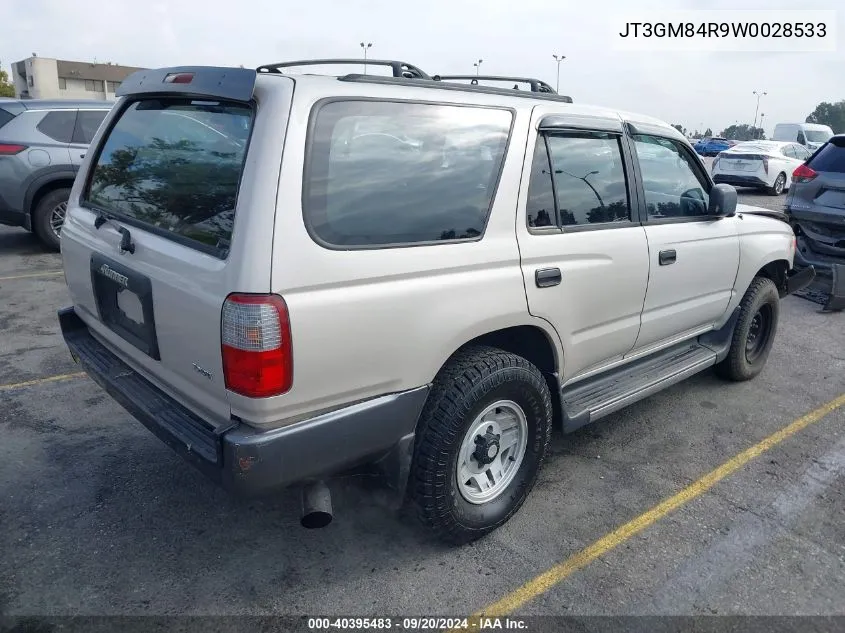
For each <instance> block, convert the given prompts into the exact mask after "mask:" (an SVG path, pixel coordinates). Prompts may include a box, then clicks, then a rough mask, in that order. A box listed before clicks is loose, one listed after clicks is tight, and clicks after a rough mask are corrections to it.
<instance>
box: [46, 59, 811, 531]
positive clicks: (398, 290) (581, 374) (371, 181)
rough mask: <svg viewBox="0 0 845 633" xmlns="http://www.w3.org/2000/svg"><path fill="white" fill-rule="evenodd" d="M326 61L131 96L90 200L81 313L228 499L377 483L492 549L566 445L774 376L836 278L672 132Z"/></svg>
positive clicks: (78, 299)
mask: <svg viewBox="0 0 845 633" xmlns="http://www.w3.org/2000/svg"><path fill="white" fill-rule="evenodd" d="M321 61H323V62H324V61H325V60H321ZM305 63H307V62H297V63H288V64H275V65H270V66H264V67H261V68H259V69H258V70H257V71H253V70H248V69H238V68H210V67H190V68H166V69H160V70H145V71H140V72H138V73H136V74H135V75H133V76H131V77H130V78H129V79H127V80H126V81H124V82H123V84H122V85H121V87H120V91H119V97H120V98H119V101H118V104H117V105H116V106H115V108H114V110H113V111H112V113H111V114H110V115H109V116H108V118H107V119H106V121H105V123H104V124H103V126H102V128H101V129H100V131H99V132H98V134H97V137H96V138H95V139H94V142H93V145H92V150H91V152H90V153H89V155H88V156H86V158H85V161H84V163H83V166H82V169H81V171H80V176H79V178H78V179H77V181H76V183H75V184H74V187H73V191H72V193H71V196H70V202H69V211H68V216H67V220H66V223H65V228H64V230H63V232H62V254H63V258H64V269H65V274H66V278H67V284H68V288H69V290H70V296H71V299H72V302H73V306H72V307H70V308H67V309H64V310H62V311H60V313H59V320H60V322H61V327H62V331H63V333H64V337H65V339H66V341H67V344H68V346H69V348H70V350H71V353H72V354H73V357H74V358H75V359H76V361H77V362H79V363H80V364H81V365H82V366H83V367H84V368H85V370H86V371H87V372H88V373H89V374H90V375H91V377H92V378H93V379H94V380H95V381H96V382H97V383H99V384H100V385H101V386H102V387H103V388H104V389H105V390H106V391H108V392H109V393H110V394H111V395H112V396H113V397H114V398H115V399H116V400H117V401H118V402H119V403H120V404H122V405H123V406H124V407H125V408H126V409H127V410H128V411H129V412H130V413H132V414H133V415H134V416H135V417H136V418H138V419H139V420H140V421H141V422H142V423H143V424H145V425H146V426H147V427H148V428H149V429H150V430H151V431H152V432H153V433H155V434H156V435H157V436H158V437H160V438H161V439H162V440H164V441H165V442H166V443H167V444H169V445H170V446H171V447H172V448H173V449H175V450H176V451H178V452H180V453H181V454H182V455H184V456H185V457H186V458H187V459H188V460H189V461H191V462H193V463H194V464H195V465H196V466H198V467H199V468H200V469H202V470H203V471H205V472H206V473H207V474H208V475H209V476H211V477H212V478H213V479H215V480H216V481H218V482H220V483H221V484H222V485H223V486H225V487H226V488H228V489H230V490H232V491H234V492H236V493H239V494H246V495H255V494H264V493H271V492H274V491H277V490H278V489H279V488H281V487H284V486H288V485H291V484H301V485H302V487H303V502H304V510H303V517H302V522H303V524H304V525H306V526H312V527H313V526H319V525H324V524H325V523H326V522H328V521H329V520H330V519H331V503H330V495H329V492H328V488H327V486H326V485H325V483H323V482H324V480H326V479H327V478H328V477H329V476H330V475H333V474H336V473H339V472H345V471H348V470H349V469H355V468H358V467H367V468H369V469H371V470H372V469H373V467H375V470H376V472H381V473H382V474H383V475H384V477H385V480H386V482H387V483H388V485H389V486H390V487H391V488H392V489H393V490H395V491H396V492H397V498H398V499H403V498H405V495H406V493H407V496H408V497H410V499H412V500H413V503H415V504H416V506H417V507H418V509H419V516H420V518H421V519H422V521H423V522H424V523H425V524H426V525H427V526H429V527H430V528H431V529H432V530H433V531H434V532H435V533H436V534H437V535H438V536H440V537H442V538H444V539H446V540H448V541H451V542H457V543H460V542H466V541H469V540H472V539H475V538H478V537H480V536H482V535H484V534H486V533H488V532H490V531H491V530H493V529H495V528H496V527H498V526H500V525H502V524H503V523H504V522H505V521H507V520H508V518H509V517H510V516H511V515H513V514H514V512H516V511H517V509H518V508H519V507H520V505H521V504H522V503H523V501H524V500H525V498H526V496H527V495H528V493H529V491H530V490H531V488H532V486H533V485H534V482H535V480H536V478H537V473H538V469H539V468H540V465H541V463H542V461H543V456H544V454H545V452H546V447H547V444H548V442H549V437H550V434H551V431H552V426H553V425H554V424H558V425H560V426H561V427H562V428H563V430H564V431H565V432H571V431H574V430H575V429H578V428H579V427H582V426H584V425H585V424H589V423H592V422H595V421H596V420H598V419H600V418H602V417H604V416H606V415H608V414H610V413H613V412H614V411H618V410H619V409H621V408H622V407H624V406H626V405H628V404H630V403H632V402H635V401H637V400H639V399H641V398H644V397H646V396H648V395H650V394H653V393H655V392H657V391H659V390H661V389H664V388H666V387H668V386H670V385H672V384H675V383H677V382H679V381H681V380H682V379H684V378H686V377H688V376H691V375H693V374H695V373H696V372H699V371H702V370H705V369H707V368H709V367H714V366H715V367H716V369H717V371H718V372H719V373H720V374H721V375H722V376H725V377H726V378H728V379H731V380H747V379H750V378H753V377H754V376H756V375H757V374H758V373H759V372H760V371H761V370H762V369H763V366H764V364H765V362H766V358H767V356H768V354H769V350H770V349H771V346H772V342H773V340H774V337H775V331H776V328H777V322H778V312H779V299H780V298H781V297H783V296H784V295H786V294H787V293H790V292H792V291H794V290H796V289H798V288H801V287H803V286H805V285H806V284H807V283H809V281H810V280H811V279H812V277H813V275H814V271H813V269H812V268H807V269H805V270H803V271H802V272H801V273H797V274H796V273H795V272H794V271H793V269H792V262H793V257H794V254H795V240H794V236H793V233H792V230H791V228H790V226H789V224H787V223H786V222H785V221H783V218H782V216H781V214H777V213H773V212H770V211H766V210H763V209H755V208H752V207H744V206H741V207H738V205H737V203H736V192H735V191H734V190H733V189H732V188H731V187H730V186H729V185H714V184H713V183H712V181H711V180H710V177H709V176H708V174H707V170H706V169H705V167H704V165H703V164H702V163H701V161H700V159H699V158H697V157H696V154H695V152H694V151H693V150H692V148H691V147H690V145H689V143H688V142H687V140H686V139H685V138H684V137H683V136H682V135H681V134H679V133H678V132H677V131H676V130H674V129H673V128H672V127H671V126H669V125H667V124H665V123H662V122H660V121H657V120H655V119H652V118H649V117H645V116H640V115H635V114H628V113H622V112H617V111H615V110H612V109H606V108H598V107H590V106H585V105H577V104H573V103H571V99H569V98H566V97H562V96H559V95H556V94H554V91H549V89H548V88H547V87H546V86H545V84H542V82H536V81H528V82H527V83H528V84H529V86H531V89H530V90H513V89H512V88H510V87H508V88H497V87H491V86H489V85H482V83H483V82H484V78H480V81H479V83H478V85H467V84H464V83H460V82H459V81H457V80H452V79H448V80H447V79H446V78H441V77H438V76H434V77H432V76H429V75H428V74H426V73H424V72H423V71H421V70H419V69H418V68H416V67H414V66H411V65H409V64H405V63H401V62H391V61H370V60H368V64H370V65H382V66H385V67H387V68H390V69H391V70H392V76H373V75H361V74H349V75H342V76H315V75H302V74H299V75H293V74H288V73H287V72H286V71H287V68H288V67H289V66H294V65H303V64H305ZM355 63H356V64H358V63H360V62H359V61H358V60H355ZM541 84H542V85H541ZM535 88H536V89H535ZM769 216H774V217H769Z"/></svg>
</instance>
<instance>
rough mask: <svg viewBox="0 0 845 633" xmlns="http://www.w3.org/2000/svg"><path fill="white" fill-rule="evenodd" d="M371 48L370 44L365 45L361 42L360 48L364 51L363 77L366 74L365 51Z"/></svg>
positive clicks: (371, 44)
mask: <svg viewBox="0 0 845 633" xmlns="http://www.w3.org/2000/svg"><path fill="white" fill-rule="evenodd" d="M372 46H373V43H372V42H367V43H366V44H364V42H361V48H362V49H363V50H364V74H365V75H366V74H367V49H369V48H372Z"/></svg>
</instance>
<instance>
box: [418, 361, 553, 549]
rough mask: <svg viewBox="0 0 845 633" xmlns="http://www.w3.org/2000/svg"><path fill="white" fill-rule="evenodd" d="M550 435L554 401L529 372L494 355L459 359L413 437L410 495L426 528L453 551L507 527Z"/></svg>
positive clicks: (438, 385) (438, 384)
mask: <svg viewBox="0 0 845 633" xmlns="http://www.w3.org/2000/svg"><path fill="white" fill-rule="evenodd" d="M551 429H552V401H551V394H550V392H549V388H548V385H547V384H546V381H545V378H544V377H543V375H542V373H540V371H539V370H538V369H537V368H536V367H535V366H534V365H532V364H531V363H529V362H528V361H527V360H526V359H524V358H522V357H521V356H517V355H516V354H511V353H509V352H504V351H502V350H499V349H496V348H491V347H473V348H469V349H467V350H465V351H463V352H460V353H458V354H457V355H456V356H455V357H454V358H453V359H452V360H451V361H450V362H449V363H448V364H447V365H446V367H444V368H443V370H441V372H440V374H438V376H437V378H436V379H435V381H434V385H433V386H432V391H431V394H430V395H429V399H428V402H427V403H426V406H425V409H424V410H423V415H422V417H421V418H420V424H419V427H418V430H417V438H416V444H415V449H414V463H413V467H412V473H411V477H412V493H413V496H414V501H415V503H416V505H417V509H418V515H419V517H420V519H421V521H422V522H423V524H425V525H426V526H427V527H429V528H430V529H431V530H432V531H433V532H434V534H435V535H436V536H438V537H439V538H441V539H442V540H445V541H448V542H450V543H454V544H462V543H467V542H469V541H473V540H475V539H477V538H480V537H482V536H484V535H485V534H487V533H489V532H491V531H493V530H495V529H496V528H498V527H499V526H501V525H502V524H504V523H505V522H506V521H507V520H508V519H509V518H510V517H511V516H513V514H514V513H515V512H516V511H517V510H518V509H519V507H520V506H521V505H522V503H523V502H524V501H525V499H526V497H527V496H528V493H529V492H530V491H531V489H532V488H533V486H534V483H535V481H536V480H537V473H538V472H539V469H540V465H541V463H542V461H543V457H544V456H545V453H546V448H547V446H548V443H549V439H550V437H551Z"/></svg>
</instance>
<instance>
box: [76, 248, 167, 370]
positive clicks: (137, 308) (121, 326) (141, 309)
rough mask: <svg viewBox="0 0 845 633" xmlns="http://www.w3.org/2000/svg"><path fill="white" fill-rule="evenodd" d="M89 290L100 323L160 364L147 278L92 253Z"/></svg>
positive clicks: (150, 293) (151, 297) (150, 285)
mask: <svg viewBox="0 0 845 633" xmlns="http://www.w3.org/2000/svg"><path fill="white" fill-rule="evenodd" d="M91 286H92V288H93V290H94V299H95V301H96V302H97V311H98V312H99V316H100V321H102V322H103V324H104V325H105V326H106V327H108V328H109V329H110V330H111V331H112V332H114V333H115V334H117V335H118V336H120V337H121V338H122V339H123V340H125V341H127V342H128V343H130V344H132V345H133V346H135V347H136V348H138V349H139V350H141V351H142V352H144V353H145V354H146V355H147V356H150V357H151V358H153V359H155V360H161V358H160V356H159V350H158V338H157V336H156V327H155V316H154V314H153V291H152V284H151V283H150V280H149V278H147V277H145V276H143V275H141V274H139V273H137V272H135V271H133V270H131V269H130V268H127V267H126V266H124V265H123V264H121V263H120V262H117V261H114V260H113V259H110V258H108V257H105V256H103V255H100V254H99V253H94V254H93V255H91Z"/></svg>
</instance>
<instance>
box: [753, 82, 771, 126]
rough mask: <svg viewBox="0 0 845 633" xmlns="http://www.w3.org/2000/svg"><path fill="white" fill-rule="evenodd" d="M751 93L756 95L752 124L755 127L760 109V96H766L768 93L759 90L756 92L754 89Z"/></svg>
mask: <svg viewBox="0 0 845 633" xmlns="http://www.w3.org/2000/svg"><path fill="white" fill-rule="evenodd" d="M753 94H755V95H757V107H756V108H755V109H754V125H753V126H752V127H754V128H756V127H757V113H758V112H759V111H760V98H761V97H764V96H766V95H767V94H769V93H768V92H762V93H760V92H757V91H756V90H755V91H754V92H753Z"/></svg>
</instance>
